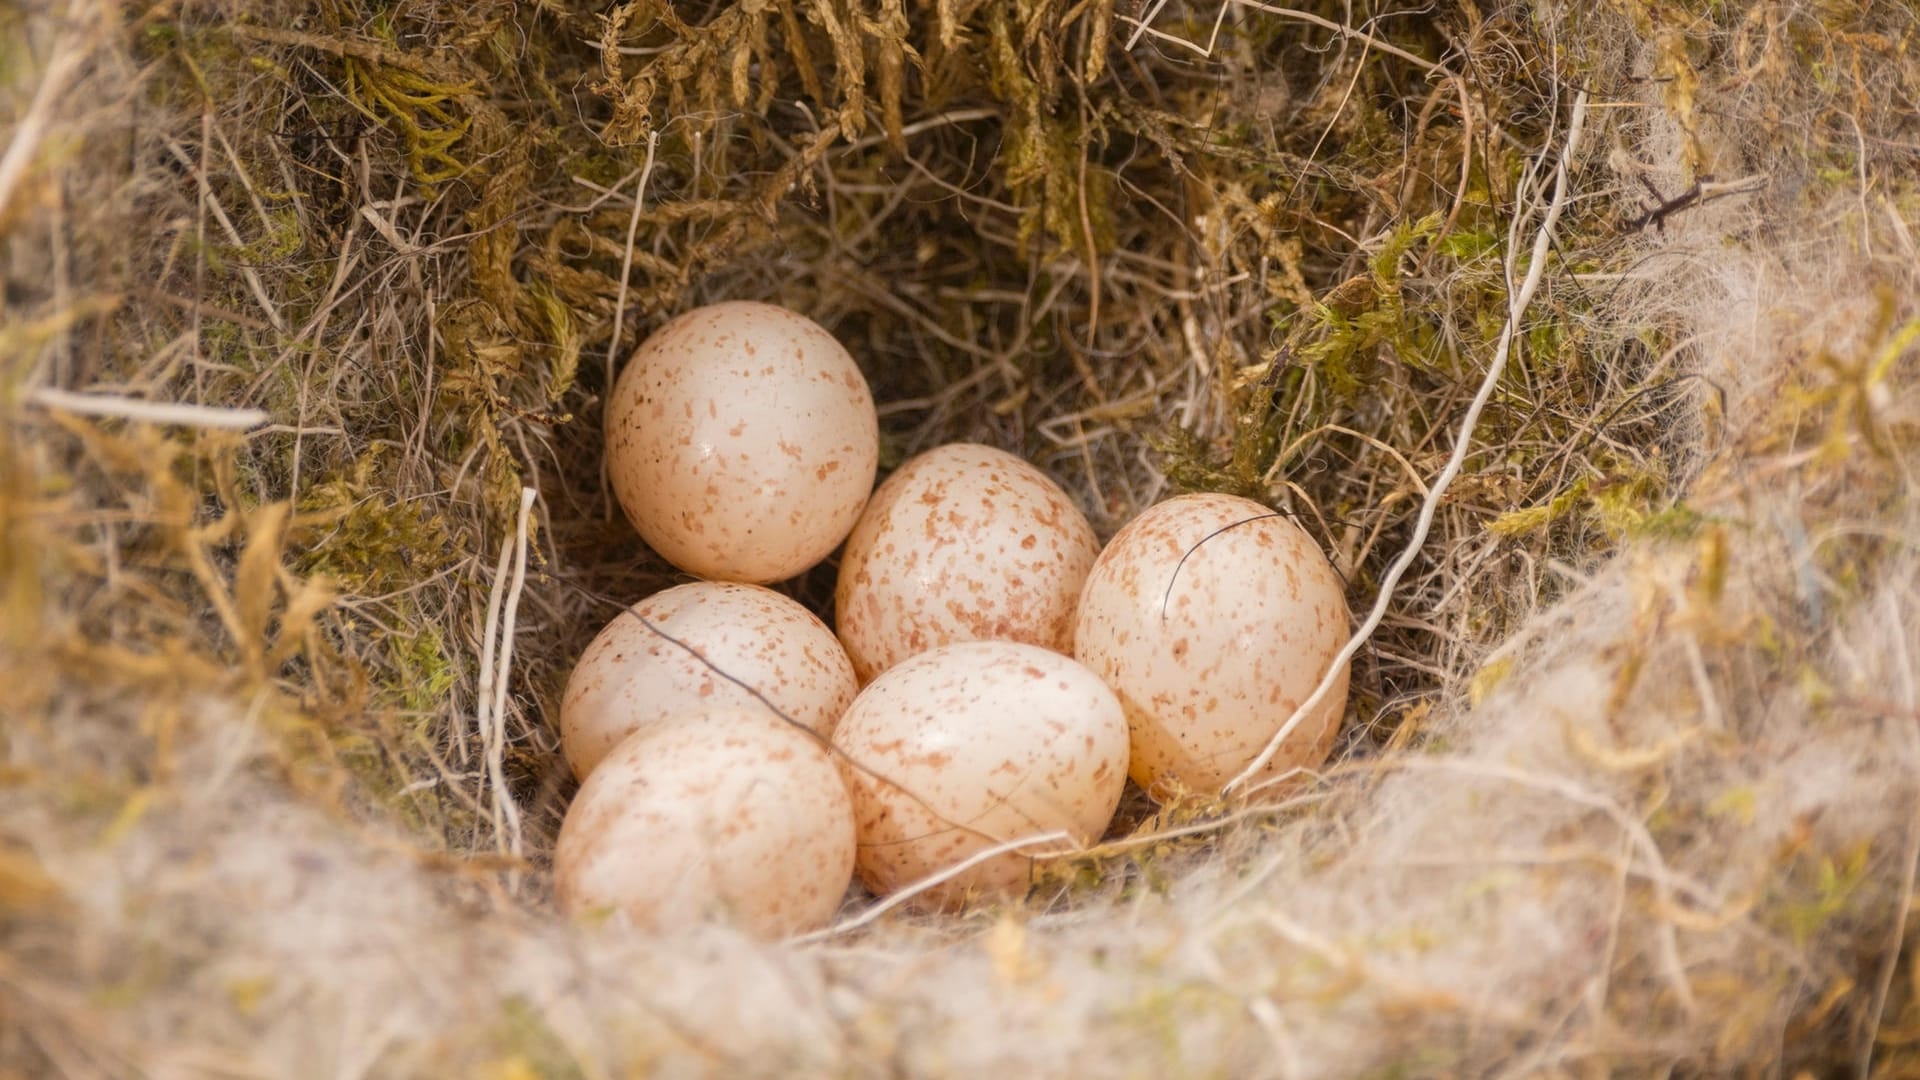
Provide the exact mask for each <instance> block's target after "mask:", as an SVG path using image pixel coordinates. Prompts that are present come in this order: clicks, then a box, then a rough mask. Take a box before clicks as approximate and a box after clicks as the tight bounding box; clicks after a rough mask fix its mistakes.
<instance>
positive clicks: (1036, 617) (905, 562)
mask: <svg viewBox="0 0 1920 1080" xmlns="http://www.w3.org/2000/svg"><path fill="white" fill-rule="evenodd" d="M1099 550H1100V545H1099V541H1098V539H1097V538H1096V537H1095V536H1094V533H1093V529H1092V527H1091V526H1089V525H1088V524H1087V520H1086V517H1085V516H1084V515H1082V514H1081V513H1080V510H1079V508H1078V507H1076V506H1074V504H1073V500H1072V499H1070V498H1069V497H1068V496H1067V493H1066V492H1064V491H1062V490H1061V489H1060V486H1059V485H1058V484H1055V483H1054V482H1053V481H1052V480H1051V479H1049V478H1048V477H1047V475H1046V474H1045V473H1043V472H1041V471H1040V470H1039V469H1036V468H1034V467H1033V466H1032V465H1029V464H1027V463H1026V462H1025V461H1022V460H1020V459H1019V458H1018V457H1015V456H1014V455H1012V454H1009V453H1007V452H1005V451H1003V450H997V449H994V448H993V447H990V446H980V445H977V444H973V443H955V444H951V445H948V446H941V447H937V448H935V449H933V450H929V451H927V452H926V453H924V454H921V455H919V456H918V457H915V458H913V459H912V460H911V461H908V462H907V463H906V464H905V465H903V466H901V467H900V469H899V470H898V471H896V472H895V473H894V474H893V475H892V476H890V477H888V478H887V480H886V482H885V483H883V484H881V485H880V487H879V488H878V489H877V490H876V491H875V492H874V493H873V499H872V500H871V501H870V502H869V503H868V505H867V509H866V511H865V512H864V513H863V514H862V515H861V516H860V521H859V523H858V524H857V525H855V526H854V528H853V533H852V535H850V536H849V537H848V538H847V547H846V551H845V553H844V554H843V555H842V556H841V560H840V578H839V583H838V585H837V587H836V589H835V593H834V599H835V610H836V612H837V616H836V618H837V623H836V629H837V630H838V631H839V634H840V640H841V641H842V642H843V643H844V644H845V645H846V647H847V654H848V655H849V656H850V657H852V659H853V666H854V670H855V671H856V672H858V673H859V676H860V679H861V681H862V682H866V681H868V680H871V679H872V678H873V677H874V676H876V675H878V674H879V673H881V672H882V671H885V670H886V669H887V668H889V667H892V666H893V665H894V664H897V663H899V662H900V661H902V660H905V659H906V658H907V657H909V656H911V655H913V654H914V653H915V652H919V651H921V650H923V649H927V648H931V647H934V646H938V645H945V644H949V643H952V642H959V641H982V640H1009V641H1021V642H1026V643H1028V644H1031V645H1039V646H1041V647H1042V648H1047V649H1052V650H1054V651H1055V652H1061V653H1065V652H1069V651H1071V650H1072V648H1073V615H1074V607H1075V605H1076V603H1077V602H1078V600H1079V596H1080V587H1081V584H1082V582H1083V581H1084V580H1085V579H1086V575H1087V571H1088V570H1089V569H1090V568H1091V567H1092V566H1093V560H1094V557H1095V556H1096V555H1097V554H1098V553H1099Z"/></svg>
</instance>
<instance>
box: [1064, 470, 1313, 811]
mask: <svg viewBox="0 0 1920 1080" xmlns="http://www.w3.org/2000/svg"><path fill="white" fill-rule="evenodd" d="M1183 560H1184V561H1183ZM1345 592H1346V590H1345V588H1344V586H1343V585H1342V584H1341V581H1340V577H1339V575H1338V574H1335V573H1334V571H1333V567H1332V566H1331V565H1329V564H1328V562H1327V559H1326V557H1325V556H1324V555H1322V554H1321V552H1320V549H1319V547H1318V546H1317V545H1316V544H1315V543H1314V542H1313V539H1312V538H1311V537H1309V536H1308V535H1307V534H1306V533H1305V532H1303V531H1302V530H1301V529H1300V528H1299V526H1297V525H1295V524H1294V523H1293V522H1292V521H1290V520H1288V519H1287V518H1285V517H1282V516H1280V515H1278V514H1276V513H1274V511H1272V510H1271V509H1269V508H1267V507H1265V506H1262V505H1260V504H1259V503H1257V502H1254V501H1252V500H1250V499H1242V498H1238V497H1236V496H1232V495H1217V494H1216V495H1182V496H1179V497H1177V498H1173V499H1169V500H1167V501H1166V502H1163V503H1160V504H1158V505H1156V506H1154V507H1152V508H1150V509H1148V510H1147V511H1146V512H1145V513H1142V514H1141V515H1140V516H1139V517H1137V518H1135V519H1134V520H1133V521H1132V522H1129V523H1128V524H1127V526H1126V527H1125V528H1123V529H1121V530H1120V532H1119V533H1118V534H1116V535H1115V536H1114V538H1113V539H1112V540H1111V541H1110V542H1109V543H1108V544H1107V547H1106V550H1105V551H1103V552H1101V553H1100V558H1099V561H1098V562H1096V563H1095V564H1094V567H1093V572H1092V573H1091V574H1089V575H1088V576H1087V586H1086V591H1085V592H1083V593H1082V594H1081V597H1080V615H1079V622H1078V624H1077V626H1076V629H1075V635H1074V654H1075V655H1076V656H1077V657H1078V658H1079V659H1080V661H1081V662H1082V663H1084V664H1086V665H1087V666H1088V667H1089V668H1092V669H1093V670H1094V671H1095V672H1097V673H1098V674H1099V675H1100V677H1101V678H1102V679H1105V680H1106V682H1107V685H1109V686H1111V687H1112V688H1113V690H1114V692H1115V693H1116V694H1117V695H1119V698H1120V702H1121V704H1122V705H1124V706H1125V707H1126V712H1127V724H1128V726H1129V728H1130V729H1131V731H1132V739H1133V741H1132V758H1133V764H1132V769H1131V773H1132V776H1133V779H1134V781H1135V782H1136V783H1138V784H1139V785H1140V786H1141V787H1142V788H1145V789H1146V790H1147V792H1148V793H1149V794H1151V795H1153V796H1154V797H1155V798H1159V799H1164V798H1165V797H1166V796H1167V795H1168V794H1169V793H1170V792H1171V791H1172V790H1173V789H1174V788H1175V787H1176V786H1177V787H1181V788H1185V789H1186V790H1188V791H1193V792H1201V793H1207V794H1215V793H1218V792H1219V791H1221V790H1222V789H1223V788H1224V787H1225V786H1226V784H1227V783H1228V781H1230V780H1232V779H1233V778H1234V776H1236V775H1238V774H1239V773H1240V771H1241V770H1242V769H1244V768H1245V767H1246V766H1248V765H1250V764H1252V763H1253V760H1254V759H1255V758H1256V757H1258V756H1259V754H1260V752H1261V751H1262V750H1263V749H1265V748H1266V744H1267V742H1268V741H1269V740H1270V739H1271V738H1272V737H1273V735H1274V733H1275V732H1277V731H1278V730H1279V729H1280V727H1281V725H1282V724H1284V723H1286V721H1287V718H1288V717H1290V716H1292V715H1293V712H1294V710H1295V709H1296V708H1298V707H1299V705H1300V703H1301V702H1302V701H1305V700H1306V699H1307V697H1308V696H1310V695H1311V694H1312V693H1313V690H1314V688H1315V687H1316V686H1317V685H1318V684H1319V682H1320V679H1321V676H1322V675H1324V674H1325V672H1326V671H1327V668H1328V666H1329V665H1330V664H1331V663H1332V661H1333V659H1334V657H1335V656H1336V655H1337V654H1338V653H1339V651H1340V649H1341V647H1342V646H1344V645H1345V644H1346V640H1347V635H1348V617H1347V604H1346V596H1345ZM1347 675H1348V671H1347V669H1346V668H1344V667H1343V668H1342V670H1341V672H1340V677H1339V682H1338V684H1337V685H1336V686H1334V688H1333V692H1332V693H1330V694H1329V695H1328V697H1327V698H1326V699H1325V701H1324V702H1323V703H1322V704H1321V706H1320V707H1319V708H1318V709H1316V710H1315V711H1314V712H1313V713H1312V714H1311V715H1309V716H1308V717H1307V718H1306V719H1304V720H1303V721H1302V722H1301V724H1300V726H1298V727H1296V728H1295V729H1294V731H1293V734H1291V735H1290V736H1288V738H1287V741H1286V742H1285V743H1284V744H1282V746H1281V748H1280V751H1279V753H1277V754H1276V755H1275V756H1274V758H1273V760H1272V761H1271V762H1270V763H1269V765H1268V766H1267V768H1266V769H1265V770H1263V772H1262V774H1261V775H1262V777H1263V778H1264V777H1274V776H1279V775H1281V774H1283V773H1285V772H1286V771H1287V770H1289V769H1293V768H1296V767H1307V768H1311V767H1313V766H1317V765H1319V764H1320V763H1321V762H1323V761H1325V760H1326V758H1327V755H1328V753H1330V752H1331V750H1332V748H1333V741H1334V736H1335V734H1336V733H1337V732H1338V729H1339V723H1340V718H1341V716H1342V715H1343V714H1344V713H1345V710H1346V697H1347Z"/></svg>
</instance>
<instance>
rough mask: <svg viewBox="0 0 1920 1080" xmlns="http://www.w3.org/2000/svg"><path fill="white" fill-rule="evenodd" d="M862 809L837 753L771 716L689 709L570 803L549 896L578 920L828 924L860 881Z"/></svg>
mask: <svg viewBox="0 0 1920 1080" xmlns="http://www.w3.org/2000/svg"><path fill="white" fill-rule="evenodd" d="M853 843H854V830H853V809H852V805H851V803H850V802H849V800H848V797H847V790H846V786H845V784H844V783H843V781H842V780H841V778H840V771H839V769H838V768H837V767H836V766H835V764H834V762H833V758H832V757H831V756H830V755H829V754H828V752H827V751H826V749H825V748H824V747H823V746H821V744H820V743H819V741H818V740H817V739H816V738H815V737H814V736H813V735H812V734H810V733H809V732H807V731H806V730H804V729H802V728H798V727H795V726H794V725H792V724H789V723H786V722H785V721H782V720H777V719H774V718H773V717H771V716H768V715H767V714H766V713H764V712H753V711H748V710H742V709H715V710H707V711H704V712H691V713H681V714H679V715H676V716H674V717H671V718H669V719H667V720H663V721H661V722H660V723H658V724H654V725H652V726H649V727H647V728H645V729H643V730H641V731H639V732H638V733H636V734H634V735H632V736H630V737H629V738H628V739H627V740H626V741H624V742H622V743H621V744H620V745H619V746H618V747H616V748H615V749H614V751H613V753H611V754H609V755H607V757H606V760H604V761H602V762H601V763H600V767H599V768H597V769H595V770H594V772H593V775H592V776H589V777H588V778H587V782H586V783H584V784H582V785H581V786H580V793H579V794H578V795H576V796H574V800H573V805H572V806H570V807H568V808H567V817H566V820H565V821H564V822H563V823H562V824H561V826H560V838H559V840H558V842H557V844H556V846H555V848H554V853H553V877H554V894H555V897H556V899H557V900H558V901H559V904H560V907H561V909H562V910H564V911H566V912H567V913H568V914H572V915H592V914H601V913H606V914H620V915H623V916H624V917H626V918H627V919H629V920H630V921H631V922H632V923H633V924H634V925H636V926H640V927H643V928H647V929H651V930H671V929H673V928H675V927H678V926H684V925H686V924H689V923H694V922H700V921H725V922H730V923H733V924H735V925H737V926H739V927H741V928H743V929H745V930H747V931H749V932H751V933H755V934H759V935H762V936H765V937H781V936H784V935H787V934H793V933H798V932H801V931H804V930H810V929H813V928H815V927H817V926H820V925H821V924H823V923H825V922H826V921H827V920H828V919H830V918H832V916H833V913H834V912H835V911H836V910H838V909H839V906H840V901H841V899H842V898H843V897H844V896H845V894H846V890H847V885H848V884H849V883H850V882H851V881H852V879H853V857H854V848H853Z"/></svg>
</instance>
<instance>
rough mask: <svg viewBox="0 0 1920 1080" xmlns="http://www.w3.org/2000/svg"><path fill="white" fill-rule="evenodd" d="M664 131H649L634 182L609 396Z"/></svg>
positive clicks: (609, 365)
mask: <svg viewBox="0 0 1920 1080" xmlns="http://www.w3.org/2000/svg"><path fill="white" fill-rule="evenodd" d="M659 142H660V133H659V132H657V131H650V132H648V133H647V159H646V160H645V161H644V162H642V163H641V164H640V179H639V180H637V181H635V182H634V185H633V214H632V216H630V217H628V218H627V246H626V253H625V254H624V255H623V256H622V257H621V259H620V292H619V295H618V296H617V297H615V299H614V302H613V338H612V339H611V340H610V341H608V342H607V397H608V399H609V400H611V399H612V397H613V366H614V361H615V359H616V358H617V357H618V356H619V354H620V330H621V328H622V327H623V326H625V325H626V315H627V277H628V275H630V274H632V273H633V238H634V236H635V235H636V234H638V233H639V231H640V208H641V207H642V206H644V205H645V204H646V201H647V177H649V176H652V175H653V151H654V148H655V147H656V146H657V145H659Z"/></svg>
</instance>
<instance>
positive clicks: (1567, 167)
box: [1225, 90, 1587, 794]
mask: <svg viewBox="0 0 1920 1080" xmlns="http://www.w3.org/2000/svg"><path fill="white" fill-rule="evenodd" d="M1586 123H1587V92H1586V91H1584V90H1582V91H1580V93H1579V94H1578V95H1577V96H1576V97H1575V98H1574V100H1573V122H1572V124H1571V125H1570V126H1569V127H1568V128H1567V141H1566V145H1565V146H1563V147H1562V148H1561V150H1560V164H1559V167H1558V169H1557V170H1556V174H1555V176H1554V183H1553V198H1552V200H1551V201H1550V202H1549V203H1548V204H1547V213H1546V217H1545V218H1544V219H1543V220H1542V221H1541V223H1540V231H1539V232H1538V233H1536V234H1535V235H1534V238H1533V260H1532V262H1531V263H1529V264H1528V266H1527V276H1526V280H1524V281H1523V282H1521V284H1520V287H1519V288H1518V289H1514V288H1513V268H1514V267H1513V260H1514V251H1513V248H1514V244H1513V243H1512V241H1511V240H1509V242H1508V245H1507V285H1508V299H1507V322H1506V325H1505V326H1503V327H1501V329H1500V343H1499V345H1498V346H1497V347H1496V348H1495V349H1494V353H1493V360H1492V362H1491V363H1489V364H1488V365H1487V375H1486V378H1484V379H1482V380H1481V381H1480V391H1479V393H1477V394H1475V395H1474V396H1473V404H1472V405H1470V406H1468V408H1467V415H1466V416H1465V417H1464V418H1463V419H1462V420H1461V421H1460V436H1459V438H1458V439H1456V440H1455V442H1454V444H1453V455H1452V456H1451V457H1449V458H1448V459H1447V465H1446V468H1444V469H1442V470H1441V471H1440V475H1439V477H1437V478H1436V479H1435V480H1434V482H1433V486H1432V488H1431V489H1429V490H1428V492H1427V496H1426V498H1425V499H1423V500H1421V503H1420V518H1419V520H1418V522H1416V523H1415V525H1414V528H1413V536H1412V538H1410V539H1409V540H1408V541H1407V547H1406V550H1404V551H1402V552H1401V553H1400V557H1399V558H1397V559H1395V560H1394V562H1393V565H1392V566H1391V567H1389V568H1388V569H1387V574H1386V577H1385V578H1384V579H1382V580H1381V582H1380V595H1379V596H1378V597H1376V598H1375V600H1374V602H1373V610H1372V611H1370V612H1368V613H1367V619H1366V622H1364V623H1362V624H1361V626H1360V629H1358V630H1356V631H1354V634H1353V636H1352V637H1351V638H1348V639H1347V644H1346V647H1344V648H1342V649H1341V650H1340V653H1339V655H1337V656H1335V657H1334V658H1333V663H1332V664H1330V665H1328V667H1327V671H1326V674H1324V675H1322V676H1321V677H1320V685H1318V686H1316V687H1315V688H1314V691H1313V693H1312V694H1310V695H1308V697H1307V700H1305V701H1303V702H1301V703H1300V707H1299V708H1297V709H1295V710H1294V711H1293V715H1292V716H1289V717H1288V718H1287V722H1286V723H1284V724H1282V725H1280V730H1278V731H1276V732H1274V734H1273V738H1271V739H1269V740H1268V741H1267V745H1266V748H1265V749H1263V750H1261V751H1260V756H1259V757H1257V758H1254V759H1253V763H1252V764H1250V765H1248V766H1247V767H1246V768H1244V769H1242V770H1240V774H1239V775H1237V776H1235V777H1234V778H1233V779H1232V780H1230V781H1228V782H1227V786H1226V788H1225V791H1226V793H1227V794H1232V793H1233V792H1235V791H1238V790H1239V789H1240V788H1241V787H1243V786H1245V784H1246V783H1247V781H1248V780H1251V779H1252V778H1253V777H1255V776H1257V775H1259V773H1260V771H1261V770H1262V769H1265V768H1266V767H1267V764H1268V763H1269V762H1271V761H1272V760H1273V758H1274V755H1275V754H1278V753H1279V752H1280V747H1281V745H1282V744H1283V743H1285V742H1286V741H1287V737H1288V736H1290V735H1292V734H1293V731H1294V729H1295V728H1297V727H1299V726H1300V724H1301V723H1302V722H1303V721H1304V720H1305V719H1306V718H1307V717H1309V716H1311V715H1313V714H1314V712H1315V711H1316V710H1318V709H1319V708H1320V705H1321V703H1322V702H1324V701H1325V700H1326V699H1327V695H1328V694H1330V693H1331V692H1332V691H1333V687H1334V684H1335V683H1337V682H1339V681H1340V677H1341V676H1342V675H1344V674H1345V673H1346V670H1347V664H1348V663H1350V662H1351V661H1352V660H1353V657H1354V654H1356V653H1358V652H1359V651H1360V649H1361V647H1362V646H1364V645H1365V644H1366V643H1367V639H1369V638H1371V637H1372V636H1373V632H1374V631H1375V630H1377V629H1379V626H1380V622H1381V620H1382V619H1385V618H1386V615H1387V608H1388V607H1389V606H1391V605H1392V603H1393V590H1394V588H1395V587H1396V586H1398V585H1399V584H1400V578H1401V577H1402V576H1404V575H1405V574H1406V572H1407V569H1408V568H1409V567H1411V566H1412V565H1413V561H1414V560H1415V559H1416V558H1418V557H1419V556H1420V549H1421V548H1422V547H1423V546H1425V544H1426V542H1427V533H1428V532H1429V531H1430V530H1431V529H1432V528H1433V518H1434V515H1435V514H1436V513H1438V512H1439V509H1440V500H1441V499H1442V498H1443V497H1445V495H1446V493H1447V488H1448V487H1450V486H1451V485H1452V484H1453V481H1454V478H1455V477H1457V476H1459V475H1460V470H1461V469H1462V468H1463V467H1464V466H1465V465H1466V462H1467V454H1468V452H1469V451H1471V450H1472V449H1473V432H1474V429H1475V428H1476V427H1477V426H1479V423H1480V413H1481V412H1482V411H1483V410H1484V409H1485V408H1486V407H1487V402H1488V401H1490V400H1492V398H1493V392H1494V390H1495V389H1496V388H1498V387H1499V385H1500V377H1501V376H1502V375H1503V374H1505V373H1506V370H1507V358H1508V357H1509V356H1510V355H1512V352H1513V340H1514V338H1515V337H1516V336H1517V335H1518V334H1519V332H1520V319H1521V317H1522V316H1523V315H1525V314H1526V310H1527V307H1528V305H1530V304H1531V303H1532V302H1533V294H1534V293H1535V292H1536V291H1537V290H1538V289H1539V288H1540V280H1541V278H1543V277H1544V276H1545V275H1546V270H1547V254H1548V251H1549V249H1550V248H1551V246H1552V244H1553V227H1554V226H1555V225H1557V224H1559V221H1560V212H1561V211H1562V210H1564V209H1566V205H1567V188H1568V182H1569V176H1570V175H1571V173H1572V172H1573V159H1574V154H1575V153H1576V152H1577V151H1578V150H1579V147H1580V135H1581V133H1582V132H1583V131H1584V130H1585V128H1586ZM1523 216H1525V215H1524V214H1516V215H1515V216H1514V224H1515V228H1516V229H1517V228H1518V225H1519V221H1520V219H1521V218H1522V217H1523Z"/></svg>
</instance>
